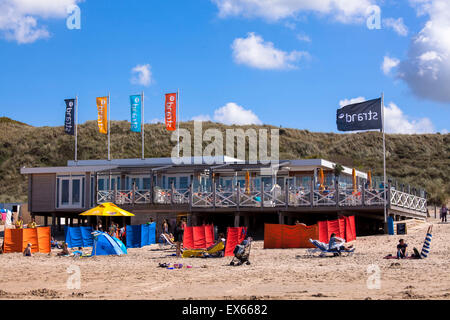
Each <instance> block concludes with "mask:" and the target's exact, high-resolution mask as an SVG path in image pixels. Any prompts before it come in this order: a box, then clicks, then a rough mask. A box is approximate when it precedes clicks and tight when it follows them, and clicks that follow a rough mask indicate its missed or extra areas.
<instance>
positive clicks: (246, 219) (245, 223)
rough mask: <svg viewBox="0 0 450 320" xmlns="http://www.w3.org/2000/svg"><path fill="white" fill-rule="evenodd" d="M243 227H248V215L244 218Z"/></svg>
mask: <svg viewBox="0 0 450 320" xmlns="http://www.w3.org/2000/svg"><path fill="white" fill-rule="evenodd" d="M244 226H245V227H247V228H248V227H250V216H249V215H248V214H246V215H245V216H244Z"/></svg>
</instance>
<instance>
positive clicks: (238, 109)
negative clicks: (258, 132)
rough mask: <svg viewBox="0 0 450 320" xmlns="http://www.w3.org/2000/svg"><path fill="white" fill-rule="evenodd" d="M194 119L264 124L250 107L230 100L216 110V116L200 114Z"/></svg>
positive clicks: (225, 122)
mask: <svg viewBox="0 0 450 320" xmlns="http://www.w3.org/2000/svg"><path fill="white" fill-rule="evenodd" d="M192 120H194V121H211V120H214V121H215V122H220V123H223V124H227V125H233V124H236V125H247V124H262V122H261V120H259V118H258V116H257V115H256V114H255V113H254V112H253V111H252V110H249V109H244V108H243V107H242V106H240V105H237V104H236V103H234V102H228V103H227V104H226V105H224V106H223V107H220V108H219V109H216V110H215V111H214V116H213V117H212V119H211V117H210V116H209V115H205V114H202V115H198V116H195V117H192Z"/></svg>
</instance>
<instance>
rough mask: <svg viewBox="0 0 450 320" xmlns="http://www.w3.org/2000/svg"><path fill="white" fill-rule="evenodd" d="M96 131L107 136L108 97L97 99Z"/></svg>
mask: <svg viewBox="0 0 450 320" xmlns="http://www.w3.org/2000/svg"><path fill="white" fill-rule="evenodd" d="M97 110H98V129H99V131H100V133H104V134H108V97H99V98H97Z"/></svg>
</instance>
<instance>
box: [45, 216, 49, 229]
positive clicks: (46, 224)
mask: <svg viewBox="0 0 450 320" xmlns="http://www.w3.org/2000/svg"><path fill="white" fill-rule="evenodd" d="M44 226H46V227H47V226H48V216H44Z"/></svg>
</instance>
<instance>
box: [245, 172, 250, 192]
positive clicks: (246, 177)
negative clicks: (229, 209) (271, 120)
mask: <svg viewBox="0 0 450 320" xmlns="http://www.w3.org/2000/svg"><path fill="white" fill-rule="evenodd" d="M245 192H246V193H247V194H250V172H248V170H247V172H246V174H245Z"/></svg>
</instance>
